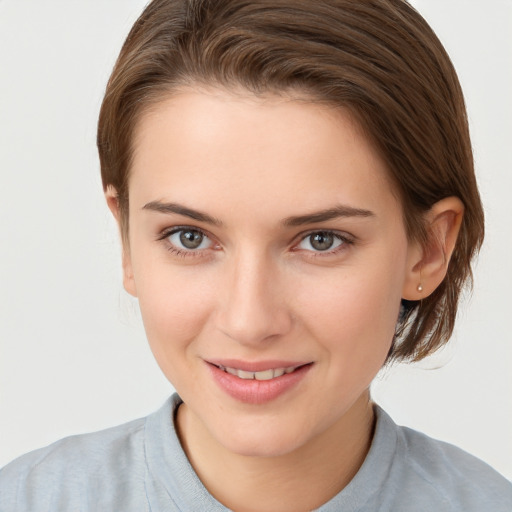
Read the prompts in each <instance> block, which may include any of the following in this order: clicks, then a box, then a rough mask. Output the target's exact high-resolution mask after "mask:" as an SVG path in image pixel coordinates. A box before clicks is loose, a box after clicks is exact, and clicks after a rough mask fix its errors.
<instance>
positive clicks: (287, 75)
mask: <svg viewBox="0 0 512 512" xmlns="http://www.w3.org/2000/svg"><path fill="white" fill-rule="evenodd" d="M311 5H312V4H311V2H306V1H303V2H301V1H285V0H283V1H279V2H276V1H272V2H266V1H261V2H258V3H246V2H241V1H236V0H232V1H222V2H207V1H196V2H184V1H183V2H181V1H168V0H167V1H163V0H156V1H154V2H152V3H151V4H150V5H149V6H148V7H147V9H146V10H145V12H144V13H143V14H142V16H141V17H140V18H139V20H138V21H137V23H136V24H135V26H134V27H133V29H132V31H131V33H130V35H129V36H128V38H127V41H126V43H125V45H124V47H123V50H122V51H121V55H120V57H119V60H118V62H117V64H116V67H115V69H114V71H113V74H112V77H111V79H110V81H109V84H108V86H107V91H106V94H105V99H104V102H103V106H102V110H101V114H100V121H99V128H98V148H99V152H100V161H101V166H102V178H103V184H104V189H105V194H106V199H107V203H108V205H109V207H110V209H111V211H112V213H113V214H114V216H115V218H116V219H117V221H118V223H119V227H120V232H121V236H122V240H123V272H124V284H125V288H126V290H127V291H128V292H129V293H130V294H132V295H134V296H136V297H137V298H138V300H139V303H140V307H141V312H142V317H143V319H144V324H145V328H146V333H147V336H148V340H149V343H150V346H151V348H152V350H153V353H154V355H155V357H156V360H157V362H158V364H159V365H160V367H161V368H162V370H163V372H164V374H165V375H166V377H167V378H168V379H169V380H170V381H171V383H172V384H173V385H174V387H175V388H176V390H177V392H178V395H179V396H178V395H175V396H174V397H173V398H172V399H171V400H170V401H169V402H168V403H167V404H166V405H165V406H164V407H163V408H162V409H161V410H160V411H158V412H157V413H155V414H153V415H151V416H149V417H148V418H146V419H145V420H137V421H135V422H132V423H130V424H127V425H123V426H121V427H118V428H116V429H112V430H109V431H104V432H100V433H97V434H91V435H87V436H82V437H79V438H75V439H69V440H64V441H62V442H60V443H57V444H56V445H53V446H51V447H49V448H47V449H44V450H42V451H38V452H35V453H33V454H29V455H28V456H26V457H25V458H22V459H20V460H18V461H17V462H14V463H13V464H12V465H10V466H8V467H7V468H5V469H4V470H3V471H2V474H1V478H2V484H1V485H2V487H0V489H1V490H2V498H0V499H1V500H4V501H3V502H2V501H0V504H2V510H3V509H4V508H5V509H6V510H11V509H13V510H14V509H16V510H25V509H27V510H38V509H41V510H44V509H50V510H60V509H62V510H68V509H74V508H77V509H80V510H149V509H151V510H225V509H226V507H227V508H229V509H232V510H241V511H242V510H248V511H252V510H255V511H260V510H261V511H264V510H282V511H286V510H293V511H296V510H313V509H318V510H322V511H328V510H345V509H347V510H377V509H378V510H394V511H396V510H422V509H425V510H427V509H428V510H459V509H460V510H483V509H492V510H507V509H509V508H510V504H511V502H512V498H511V495H512V490H511V486H510V484H509V483H508V482H506V480H505V479H503V478H502V477H500V476H499V475H498V474H496V473H495V472H494V471H493V470H491V469H490V468H489V467H487V466H486V465H485V464H483V463H482V462H480V461H478V460H476V459H474V458H473V457H471V456H469V455H467V454H465V453H464V452H462V451H460V450H458V449H456V448H454V447H452V446H449V445H445V444H443V443H439V442H436V441H433V440H431V439H429V438H427V437H426V436H423V435H422V434H419V433H416V432H413V431H409V430H407V429H403V428H400V427H397V426H396V425H395V424H394V423H393V422H392V420H391V419H390V418H389V417H388V416H387V415H386V414H385V413H384V411H382V410H381V409H380V408H379V407H378V406H376V405H375V404H373V403H372V402H371V400H370V396H369V386H370V383H371V381H372V380H373V378H374V377H375V375H376V374H377V372H378V371H379V369H380V368H381V367H382V366H383V365H384V364H386V363H389V362H390V361H393V360H420V359H422V358H423V357H425V356H426V355H428V354H430V353H432V352H433V351H435V350H436V349H437V348H439V347H440V346H442V345H443V344H444V343H445V342H446V340H447V339H448V337H449V336H450V334H451V332H452V329H453V323H454V319H455V314H456V309H457V302H458V297H459V294H460V291H461V288H462V286H463V284H464V283H465V282H466V281H467V279H468V277H469V275H470V261H471V259H472V257H473V255H474V254H475V252H476V251H477V249H478V248H479V246H480V244H481V241H482V238H483V214H482V209H481V205H480V199H479V195H478V191H477V188H476V183H475V179H474V172H473V163H472V155H471V148H470V141H469V135H468V129H467V122H466V116H465V109H464V102H463V99H462V93H461V91H460V87H459V85H458V81H457V78H456V75H455V72H454V71H453V68H452V66H451V64H450V62H449V59H448V57H447V56H446V53H445V52H444V50H443V48H442V46H441V45H440V43H439V41H438V40H437V38H436V37H435V35H434V34H433V33H432V31H431V30H430V29H429V27H428V26H427V25H426V23H425V22H424V21H423V20H422V18H421V17H419V15H418V14H417V13H416V12H415V11H414V10H412V9H411V8H410V6H408V5H407V4H406V3H404V2H402V1H399V0H396V1H373V2H366V3H354V2H344V1H333V0H332V1H323V2H315V8H314V9H312V8H311ZM173 418H174V421H172V419H173ZM77 461H79V462H77Z"/></svg>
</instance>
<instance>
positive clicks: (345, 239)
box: [157, 226, 355, 258]
mask: <svg viewBox="0 0 512 512" xmlns="http://www.w3.org/2000/svg"><path fill="white" fill-rule="evenodd" d="M183 231H193V232H195V233H199V234H201V235H202V236H204V237H205V238H208V239H209V240H210V241H212V243H214V242H213V240H212V237H211V236H210V235H208V233H206V232H205V231H203V230H202V229H199V228H195V227H191V226H175V227H173V228H170V229H165V230H163V231H162V232H161V233H160V235H159V236H158V238H157V240H158V241H163V242H166V249H167V250H168V251H169V252H171V253H172V254H174V255H175V256H179V257H181V258H197V257H204V251H206V250H207V249H199V250H193V249H180V248H178V247H176V246H175V245H174V244H172V243H171V242H170V241H169V240H168V238H169V237H170V236H172V235H174V234H176V233H180V232H183ZM319 233H321V234H327V235H331V236H332V237H333V238H335V239H336V240H338V241H340V242H341V243H340V245H338V246H337V247H335V248H334V249H331V250H329V249H328V250H325V251H310V250H305V252H307V253H309V254H308V257H309V258H318V257H327V256H332V255H334V254H337V253H338V252H341V251H343V250H346V249H347V248H348V247H349V246H351V245H354V243H355V238H354V237H353V236H351V235H348V234H346V233H343V234H341V233H340V232H338V231H334V230H328V229H324V230H321V229H320V230H318V229H317V230H312V231H308V232H306V233H301V234H300V235H298V236H297V239H298V242H296V243H295V244H294V247H293V248H292V251H294V252H298V251H300V250H301V249H298V248H297V246H298V245H299V244H300V243H302V242H303V241H304V240H306V239H307V238H308V237H311V236H312V235H315V234H319Z"/></svg>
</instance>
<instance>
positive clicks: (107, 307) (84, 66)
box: [0, 0, 512, 479]
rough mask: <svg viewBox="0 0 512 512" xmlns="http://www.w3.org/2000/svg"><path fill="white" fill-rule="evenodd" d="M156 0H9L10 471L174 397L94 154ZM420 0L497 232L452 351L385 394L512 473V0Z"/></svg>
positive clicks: (0, 309) (0, 131) (2, 372)
mask: <svg viewBox="0 0 512 512" xmlns="http://www.w3.org/2000/svg"><path fill="white" fill-rule="evenodd" d="M144 3H145V2H144V1H143V0H107V1H103V0H94V1H87V2H86V1H84V0H81V1H78V0H75V1H74V0H61V1H58V0H44V1H40V0H0V466H1V465H3V464H4V463H6V462H8V461H9V460H11V459H12V458H14V457H15V456H17V455H20V454H21V453H24V452H26V451H28V450H31V449H34V448H36V447H39V446H42V445H45V444H48V443H50V442H52V441H54V440H56V439H58V438H61V437H63V436H66V435H69V434H73V433H80V432H87V431H92V430H97V429H101V428H105V427H107V426H111V425H115V424H118V423H121V422H124V421H128V420H130V419H133V418H135V417H138V416H142V415H146V414H148V413H149V412H151V411H153V410H154V409H156V408H157V407H158V406H159V405H160V404H161V403H162V402H163V401H164V399H165V398H166V397H167V396H168V394H169V393H170V392H171V390H172V388H171V386H170V385H169V384H168V382H167V381H166V380H165V378H164V377H163V376H162V375H161V372H160V370H159V369H158V367H157V365H156V363H155V362H154V361H153V358H152V355H151V353H150V351H149V349H148V348H147V344H146V341H145V336H144V333H143V329H142V326H141V321H140V317H139V314H138V311H137V304H136V302H134V301H133V300H132V299H130V298H129V297H128V295H127V294H126V293H125V292H124V291H123V290H122V286H121V272H120V264H119V253H120V251H119V243H118V238H117V232H116V228H115V226H114V223H113V221H112V219H111V218H110V214H109V212H108V210H107V208H106V206H105V205H104V203H103V197H102V191H101V184H100V178H99V165H98V159H97V155H96V149H95V130H96V120H97V114H98V110H99V106H100V101H101V97H102V92H103V90H104V87H105V84H106V81H107V79H108V76H109V73H110V70H111V68H112V65H113V63H114V60H115V58H116V56H117V53H118V51H119V49H120V47H121V44H122V41H123V40H124V37H125V36H126V34H127V32H128V30H129V28H130V26H131V24H132V23H133V22H134V21H135V19H136V17H137V16H138V14H139V13H140V12H141V10H142V7H143V5H144ZM414 5H416V6H417V7H418V9H419V10H420V12H422V13H423V15H424V16H425V17H426V19H427V20H428V21H429V22H430V23H431V25H432V26H433V28H434V29H435V30H436V32H437V33H438V35H439V37H440V38H441V40H442V41H443V42H444V44H445V46H446V47H447V49H448V51H449V53H450V54H451V56H452V59H453V61H454V63H455V66H456V68H457V69H458V72H459V75H460V78H461V81H462V85H463V88H464V90H465V94H466V98H467V103H468V110H469V116H470V120H471V129H472V134H473V142H474V149H475V156H476V164H477V173H478V180H479V184H480V186H481V192H482V196H483V200H484V204H485V209H486V213H487V239H486V246H485V249H484V250H483V252H482V253H481V256H480V258H479V262H478V266H477V271H476V286H475V290H474V295H473V298H472V299H471V300H469V301H466V303H465V304H464V306H463V308H462V310H461V314H460V318H459V322H458V326H457V329H456V333H455V336H454V337H453V339H452V343H451V345H450V346H449V348H447V349H446V350H444V351H443V352H441V353H440V354H439V355H437V356H436V357H435V358H433V359H431V360H429V361H426V362H423V363H422V364H420V365H418V366H414V367H409V366H399V367H396V368H393V369H390V370H387V371H386V372H385V373H384V375H383V376H381V377H379V378H378V380H377V382H376V383H375V385H374V388H373V394H374V397H375V398H376V399H377V401H378V402H379V403H381V404H382V405H383V406H384V407H385V408H386V409H387V410H388V412H389V413H390V414H391V415H392V416H393V417H394V419H395V420H396V421H397V422H399V423H403V424H407V425H410V426H412V427H414V428H416V429H419V430H422V431H425V432H427V433H428V434H430V435H432V436H434V437H438V438H441V439H444V440H447V441H450V442H453V443H455V444H457V445H459V446H461V447H463V448H464V449H466V450H468V451H470V452H472V453H474V454H476V455H477V456H479V457H481V458H482V459H484V460H486V461H487V462H489V463H490V464H491V465H493V466H494V467H496V468H497V469H498V470H499V471H501V472H502V473H503V474H505V475H506V476H507V477H508V478H510V479H512V434H511V433H512V412H511V401H512V400H511V399H512V343H511V336H510V327H509V322H510V317H511V315H512V307H511V306H512V301H511V299H510V293H511V289H512V262H511V260H510V254H512V199H511V196H512V166H511V164H512V152H511V148H510V146H511V144H512V138H511V135H512V129H511V122H512V99H511V98H512V95H511V93H510V91H512V65H511V64H512V36H511V33H512V2H510V1H508V0H490V1H486V2H482V1H480V0H470V1H468V0H465V1H463V0H458V1H455V0H417V1H415V2H414ZM437 367H440V368H438V369H436V368H437Z"/></svg>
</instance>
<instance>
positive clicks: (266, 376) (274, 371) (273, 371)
mask: <svg viewBox="0 0 512 512" xmlns="http://www.w3.org/2000/svg"><path fill="white" fill-rule="evenodd" d="M210 364H213V366H216V367H217V368H218V369H219V370H222V371H223V372H225V373H229V375H234V376H235V377H238V378H239V379H244V380H272V379H275V378H278V377H282V376H283V375H287V374H289V373H293V372H294V371H296V370H298V369H299V368H302V367H303V366H306V365H305V364H299V365H296V366H286V367H280V368H269V369H267V370H261V371H257V372H251V371H247V370H242V369H240V368H234V367H230V366H223V365H221V364H214V363H210ZM307 364H311V363H307Z"/></svg>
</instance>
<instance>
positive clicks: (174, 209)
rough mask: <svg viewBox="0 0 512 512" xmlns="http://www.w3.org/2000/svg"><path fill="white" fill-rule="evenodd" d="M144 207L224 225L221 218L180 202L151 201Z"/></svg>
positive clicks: (215, 224)
mask: <svg viewBox="0 0 512 512" xmlns="http://www.w3.org/2000/svg"><path fill="white" fill-rule="evenodd" d="M142 209H143V210H151V211H154V212H160V213H168V214H169V213H176V214H178V215H183V216H184V217H189V218H191V219H194V220H198V221H200V222H205V223H206V224H212V225H214V226H221V225H222V222H221V221H220V220H219V219H216V218H215V217H212V216H211V215H208V214H207V213H204V212H200V211H199V210H193V209H192V208H187V207H186V206H183V205H181V204H178V203H161V202H160V201H151V202H149V203H147V204H145V205H144V206H143V207H142Z"/></svg>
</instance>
